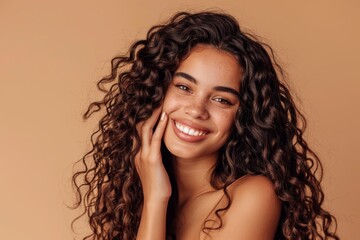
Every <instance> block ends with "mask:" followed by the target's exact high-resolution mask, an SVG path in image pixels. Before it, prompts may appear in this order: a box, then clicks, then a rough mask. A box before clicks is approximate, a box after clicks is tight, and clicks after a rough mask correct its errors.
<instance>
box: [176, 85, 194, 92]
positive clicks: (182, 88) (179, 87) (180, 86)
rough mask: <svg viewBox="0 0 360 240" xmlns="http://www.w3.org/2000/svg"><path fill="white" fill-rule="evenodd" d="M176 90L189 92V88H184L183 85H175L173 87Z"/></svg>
mask: <svg viewBox="0 0 360 240" xmlns="http://www.w3.org/2000/svg"><path fill="white" fill-rule="evenodd" d="M175 86H176V87H177V88H178V89H180V90H182V91H186V92H190V88H189V87H187V86H185V85H182V84H177V85H175Z"/></svg>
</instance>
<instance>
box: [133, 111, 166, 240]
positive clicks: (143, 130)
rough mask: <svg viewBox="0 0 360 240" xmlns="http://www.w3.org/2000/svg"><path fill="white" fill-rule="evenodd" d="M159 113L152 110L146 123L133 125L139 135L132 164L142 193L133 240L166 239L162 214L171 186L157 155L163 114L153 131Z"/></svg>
mask: <svg viewBox="0 0 360 240" xmlns="http://www.w3.org/2000/svg"><path fill="white" fill-rule="evenodd" d="M160 112H161V108H159V109H156V110H155V111H154V113H153V115H152V116H151V117H150V118H149V119H148V120H146V121H144V122H142V123H139V125H138V126H137V130H138V132H139V134H140V136H141V149H140V151H139V153H138V154H137V156H136V158H135V165H136V170H137V172H138V174H139V177H140V180H141V185H142V189H143V193H144V204H143V209H142V213H141V220H140V225H139V229H138V233H137V237H136V239H137V240H153V239H157V240H165V237H166V212H167V205H168V200H169V198H170V196H171V184H170V180H169V176H168V174H167V172H166V170H165V167H164V165H163V163H162V156H161V152H160V147H161V139H162V136H163V134H164V131H165V127H166V123H167V116H166V114H165V113H163V114H162V116H161V119H160V121H159V123H158V125H157V128H156V130H155V131H154V132H153V127H154V126H155V123H156V121H157V120H158V118H159V114H160Z"/></svg>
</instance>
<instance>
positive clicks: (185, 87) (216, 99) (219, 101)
mask: <svg viewBox="0 0 360 240" xmlns="http://www.w3.org/2000/svg"><path fill="white" fill-rule="evenodd" d="M175 86H176V87H177V88H178V89H180V90H181V91H186V92H190V88H189V87H187V86H185V85H182V84H177V85H175ZM214 100H215V101H216V102H218V103H220V104H224V105H233V104H232V103H231V102H230V101H229V100H227V99H225V98H214Z"/></svg>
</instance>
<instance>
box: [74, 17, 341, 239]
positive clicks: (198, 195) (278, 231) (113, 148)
mask: <svg viewBox="0 0 360 240" xmlns="http://www.w3.org/2000/svg"><path fill="white" fill-rule="evenodd" d="M266 48H267V49H268V50H269V51H270V52H272V50H271V48H270V47H268V46H267V45H264V44H262V43H260V42H259V41H257V40H256V39H255V38H254V37H252V36H251V35H249V34H246V33H244V32H243V31H241V30H240V27H239V25H238V23H237V21H236V20H235V19H234V18H233V17H231V16H229V15H226V14H220V13H213V12H200V13H195V14H190V13H178V14H176V15H175V16H174V17H173V18H172V19H170V20H169V22H167V23H166V24H163V25H158V26H155V27H153V28H151V29H150V30H149V32H148V34H147V38H146V39H144V40H140V41H137V42H135V43H134V44H133V45H132V46H131V48H130V51H129V55H126V56H119V57H115V58H114V59H113V61H112V72H111V75H110V76H108V77H105V78H104V79H102V80H100V82H99V84H98V86H99V88H100V90H101V91H103V92H105V96H104V99H103V100H101V101H98V102H94V103H91V104H90V106H89V108H88V110H87V112H86V113H85V115H84V117H85V118H88V117H90V115H91V114H92V113H94V112H96V111H99V110H100V109H102V108H105V109H106V114H105V115H104V116H103V117H102V119H101V120H100V123H99V130H98V131H97V132H95V133H94V134H93V135H92V140H93V141H92V142H93V148H92V150H91V151H89V152H88V153H87V154H86V155H85V156H84V158H83V161H82V163H83V164H84V170H83V171H79V172H77V173H75V174H74V177H73V182H74V184H75V187H76V189H77V193H78V202H77V204H76V207H79V206H81V204H82V203H83V204H84V206H85V209H84V214H83V215H86V214H87V215H88V216H89V224H90V226H91V229H92V231H93V232H92V233H91V234H90V235H89V236H88V237H85V238H84V239H125V240H130V239H138V240H143V239H156V240H162V239H184V240H189V239H230V240H231V239H246V240H248V239H251V240H266V239H339V238H338V237H337V235H336V233H335V232H336V221H335V218H334V217H333V216H332V215H331V214H330V213H329V212H327V211H326V210H324V209H323V208H322V203H323V199H324V194H323V191H322V189H321V186H320V181H319V180H318V179H317V178H316V176H315V174H319V176H320V177H321V174H322V172H321V171H322V168H321V163H320V161H319V159H318V157H317V156H316V154H315V153H314V152H313V151H312V150H311V149H310V148H309V147H308V145H307V143H306V141H305V140H304V139H303V132H304V130H305V127H304V126H305V119H304V118H303V116H302V115H301V113H300V112H299V111H298V110H297V108H296V107H295V105H294V102H293V100H292V98H291V95H290V92H289V90H288V88H287V87H286V85H285V84H284V83H283V82H282V80H281V79H282V78H283V76H282V70H281V68H280V67H279V66H278V65H277V64H276V62H275V60H274V59H272V58H271V57H270V56H269V54H268V53H267V51H266ZM108 83H110V84H111V87H110V88H108V89H107V88H105V86H104V85H105V84H108Z"/></svg>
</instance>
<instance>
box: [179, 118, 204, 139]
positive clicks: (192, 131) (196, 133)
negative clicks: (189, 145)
mask: <svg viewBox="0 0 360 240" xmlns="http://www.w3.org/2000/svg"><path fill="white" fill-rule="evenodd" d="M175 126H176V128H177V129H179V130H180V132H183V133H185V134H187V135H190V136H195V137H197V136H203V135H205V134H207V132H203V131H200V130H196V129H193V128H190V127H188V126H183V125H181V124H180V123H178V122H175Z"/></svg>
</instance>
